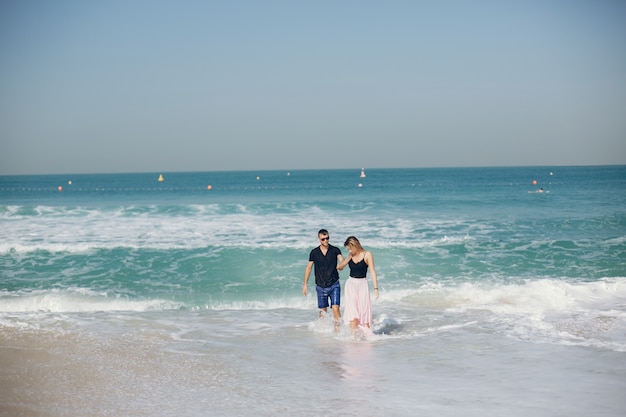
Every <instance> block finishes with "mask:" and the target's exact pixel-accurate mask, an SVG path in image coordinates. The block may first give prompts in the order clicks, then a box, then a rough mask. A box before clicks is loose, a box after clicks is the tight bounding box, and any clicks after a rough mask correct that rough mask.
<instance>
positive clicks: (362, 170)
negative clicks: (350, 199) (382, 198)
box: [361, 168, 365, 178]
mask: <svg viewBox="0 0 626 417" xmlns="http://www.w3.org/2000/svg"><path fill="white" fill-rule="evenodd" d="M361 178H365V168H361Z"/></svg>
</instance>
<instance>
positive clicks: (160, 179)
mask: <svg viewBox="0 0 626 417" xmlns="http://www.w3.org/2000/svg"><path fill="white" fill-rule="evenodd" d="M164 180H165V178H163V174H161V175H159V182H163V181H164Z"/></svg>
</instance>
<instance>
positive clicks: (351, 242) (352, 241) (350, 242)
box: [343, 236, 365, 252]
mask: <svg viewBox="0 0 626 417" xmlns="http://www.w3.org/2000/svg"><path fill="white" fill-rule="evenodd" d="M343 246H345V247H346V248H348V247H353V248H356V249H357V251H358V252H360V251H363V250H365V249H363V246H361V242H359V239H357V238H356V237H354V236H350V237H348V238H347V239H346V241H345V242H344V243H343Z"/></svg>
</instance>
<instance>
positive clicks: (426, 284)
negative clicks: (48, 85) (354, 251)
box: [0, 166, 626, 417]
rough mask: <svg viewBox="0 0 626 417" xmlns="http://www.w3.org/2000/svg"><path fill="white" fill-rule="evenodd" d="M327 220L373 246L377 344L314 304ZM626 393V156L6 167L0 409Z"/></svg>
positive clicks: (465, 400) (509, 400)
mask: <svg viewBox="0 0 626 417" xmlns="http://www.w3.org/2000/svg"><path fill="white" fill-rule="evenodd" d="M321 228H325V229H328V231H329V232H330V243H331V244H333V245H335V246H338V247H339V248H340V249H341V250H342V252H343V254H344V255H346V254H347V250H346V248H345V247H344V246H343V242H344V241H345V239H346V238H347V237H348V236H350V235H354V236H356V237H357V238H359V240H360V241H361V243H362V245H363V246H364V247H365V249H367V250H369V251H371V252H372V254H373V256H374V261H375V268H376V271H377V274H378V280H379V287H380V297H379V298H378V299H374V298H373V297H372V308H373V322H374V323H373V326H372V330H373V332H374V335H373V336H365V335H363V334H361V333H359V332H357V333H353V332H350V331H349V329H347V328H346V327H345V326H342V327H340V328H339V329H335V327H334V326H333V322H332V320H331V319H330V318H329V317H322V318H319V317H318V308H317V300H316V297H315V296H314V294H315V288H314V283H313V281H314V280H313V279H311V280H310V282H309V287H308V289H309V295H308V296H305V295H303V292H302V286H303V279H304V278H303V277H304V270H305V267H306V264H307V262H308V257H309V252H310V251H311V250H312V249H313V248H314V247H316V246H317V245H319V241H318V240H317V232H318V230H319V229H321ZM348 273H349V271H348V270H347V269H346V270H344V271H341V272H340V281H341V284H342V288H343V285H344V284H345V281H346V280H347V278H348ZM370 287H371V282H370ZM625 392H626V166H555V167H537V166H531V167H490V168H428V169H426V168H424V169H413V168H406V169H382V168H379V169H374V168H365V169H363V170H362V169H361V167H355V168H353V169H340V170H291V171H288V170H273V171H226V172H162V173H161V172H154V173H124V174H94V175H85V174H76V175H69V174H68V175H30V176H0V416H11V417H14V416H64V417H66V416H77V417H78V416H80V417H84V416H177V417H184V416H190V417H192V416H193V417H196V416H229V417H230V416H235V417H248V416H250V417H253V416H254V417H259V416H268V417H269V416H276V415H283V416H320V415H335V416H360V417H369V416H372V417H374V416H436V417H446V416H451V417H452V416H464V417H471V416H476V417H478V416H480V417H484V416H509V417H511V416H520V417H522V416H523V417H528V416H538V417H541V416H545V417H554V416H564V417H565V416H567V417H575V416H581V417H582V416H584V417H588V416H594V417H599V416H612V417H613V416H614V417H622V416H624V415H626V396H625V395H624V393H625Z"/></svg>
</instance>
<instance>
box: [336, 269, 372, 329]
mask: <svg viewBox="0 0 626 417" xmlns="http://www.w3.org/2000/svg"><path fill="white" fill-rule="evenodd" d="M341 298H342V301H343V303H342V304H343V305H344V310H343V322H344V323H346V324H347V325H349V324H350V322H351V321H353V320H354V319H358V320H359V324H360V325H361V326H367V325H369V326H371V325H372V301H371V299H370V289H369V285H368V282H367V278H352V277H350V278H348V280H347V281H346V285H345V287H344V295H343V296H342V297H341Z"/></svg>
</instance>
